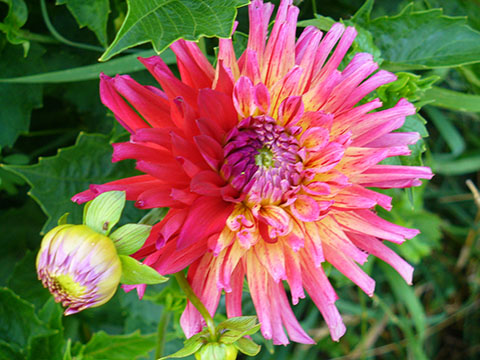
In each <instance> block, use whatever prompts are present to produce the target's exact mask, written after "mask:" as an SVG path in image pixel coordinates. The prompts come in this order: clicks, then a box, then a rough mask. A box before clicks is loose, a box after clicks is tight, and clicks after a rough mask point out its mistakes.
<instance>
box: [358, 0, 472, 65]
mask: <svg viewBox="0 0 480 360" xmlns="http://www.w3.org/2000/svg"><path fill="white" fill-rule="evenodd" d="M466 23H467V19H466V18H464V17H449V16H445V15H443V12H442V10H441V9H432V10H426V11H413V4H409V5H407V6H406V7H405V8H404V9H403V10H402V12H401V13H400V14H398V15H396V16H384V17H380V18H377V19H374V20H371V21H370V22H364V23H363V24H362V25H363V26H364V27H365V28H366V29H367V30H369V31H370V32H371V33H372V35H373V38H374V39H375V43H376V44H377V46H378V47H379V48H380V50H381V52H382V57H383V58H384V59H385V61H386V63H385V64H384V67H387V68H389V69H391V70H393V69H395V70H402V69H403V70H412V69H430V68H441V67H452V66H459V65H465V64H473V63H477V62H479V61H480V33H479V32H477V31H475V30H473V29H471V28H470V27H468V26H467V24H466Z"/></svg>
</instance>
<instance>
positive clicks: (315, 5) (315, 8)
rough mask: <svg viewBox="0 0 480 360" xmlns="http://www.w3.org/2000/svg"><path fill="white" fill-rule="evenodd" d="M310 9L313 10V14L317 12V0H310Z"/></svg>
mask: <svg viewBox="0 0 480 360" xmlns="http://www.w3.org/2000/svg"><path fill="white" fill-rule="evenodd" d="M312 11H313V14H316V13H317V1H316V0H312Z"/></svg>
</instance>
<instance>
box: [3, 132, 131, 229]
mask: <svg viewBox="0 0 480 360" xmlns="http://www.w3.org/2000/svg"><path fill="white" fill-rule="evenodd" d="M111 157H112V148H111V146H110V143H109V138H108V136H105V135H100V134H84V133H80V135H79V137H78V139H77V142H76V144H75V145H74V146H71V147H68V148H64V149H59V150H58V154H57V155H55V156H51V157H48V158H40V161H39V163H38V164H35V165H29V166H4V168H6V169H7V170H9V171H12V172H14V173H16V174H18V175H20V176H22V177H23V178H24V179H25V180H26V181H27V182H28V183H29V184H30V186H31V187H32V188H31V190H30V192H29V194H30V196H31V197H32V198H33V199H35V201H36V202H37V203H38V204H39V205H40V207H41V208H42V210H43V211H44V213H45V214H46V215H47V216H48V221H47V222H46V224H45V225H44V227H43V229H42V232H43V233H45V232H46V231H48V230H50V229H51V228H53V227H54V226H55V223H56V219H58V218H60V217H61V216H62V215H63V214H64V213H65V212H66V211H67V212H69V213H70V214H71V215H70V216H71V221H72V223H81V222H82V209H81V207H80V206H78V205H76V204H74V203H73V202H71V201H70V198H71V197H72V196H73V195H75V194H77V193H78V192H81V191H83V190H86V189H88V186H89V185H90V184H95V183H97V184H98V183H100V184H101V183H104V182H108V181H112V180H117V179H119V178H123V177H127V176H130V175H134V174H135V173H134V172H133V171H132V168H133V166H132V163H131V162H129V161H122V162H121V163H117V164H112V161H111Z"/></svg>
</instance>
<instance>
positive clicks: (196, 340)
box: [159, 330, 208, 360]
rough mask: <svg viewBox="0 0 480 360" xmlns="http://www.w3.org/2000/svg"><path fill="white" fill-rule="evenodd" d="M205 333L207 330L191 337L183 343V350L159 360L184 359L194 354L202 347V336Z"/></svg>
mask: <svg viewBox="0 0 480 360" xmlns="http://www.w3.org/2000/svg"><path fill="white" fill-rule="evenodd" d="M207 332H208V330H203V331H202V332H200V333H198V334H196V335H193V336H192V337H191V338H189V339H187V340H185V342H184V343H183V348H181V349H180V350H178V351H177V352H175V353H173V354H171V355H167V356H164V357H162V358H160V359H159V360H165V359H170V358H184V357H187V356H190V355H193V354H195V353H196V352H197V351H198V350H200V348H201V347H202V346H203V345H204V339H203V336H204V335H205V334H207Z"/></svg>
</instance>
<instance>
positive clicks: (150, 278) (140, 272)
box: [119, 255, 168, 285]
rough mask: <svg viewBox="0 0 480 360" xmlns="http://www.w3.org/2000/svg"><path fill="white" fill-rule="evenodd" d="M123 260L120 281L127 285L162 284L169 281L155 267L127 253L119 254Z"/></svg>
mask: <svg viewBox="0 0 480 360" xmlns="http://www.w3.org/2000/svg"><path fill="white" fill-rule="evenodd" d="M119 257H120V261H121V262H122V278H121V279H120V282H121V283H122V284H126V285H136V284H147V285H153V284H160V283H163V282H165V281H168V278H167V277H165V276H162V275H160V274H159V273H158V272H157V271H156V270H155V269H153V268H151V267H150V266H148V265H144V264H142V263H141V262H139V261H138V260H135V259H134V258H132V257H130V256H126V255H119Z"/></svg>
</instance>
